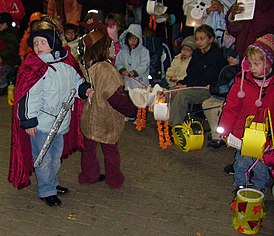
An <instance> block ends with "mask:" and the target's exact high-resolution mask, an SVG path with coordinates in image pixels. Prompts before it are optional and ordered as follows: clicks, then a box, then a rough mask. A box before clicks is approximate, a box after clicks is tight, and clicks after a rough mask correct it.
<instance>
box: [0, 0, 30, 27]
mask: <svg viewBox="0 0 274 236" xmlns="http://www.w3.org/2000/svg"><path fill="white" fill-rule="evenodd" d="M0 12H8V13H10V14H11V16H12V18H13V20H14V22H15V23H16V25H17V26H19V25H20V24H19V23H20V20H21V19H22V18H23V17H24V16H25V14H26V12H25V8H24V5H23V4H22V2H21V0H0Z"/></svg>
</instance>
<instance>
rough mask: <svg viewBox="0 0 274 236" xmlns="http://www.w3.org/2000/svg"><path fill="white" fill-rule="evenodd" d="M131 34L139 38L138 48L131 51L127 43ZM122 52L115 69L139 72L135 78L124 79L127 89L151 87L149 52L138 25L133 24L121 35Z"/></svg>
mask: <svg viewBox="0 0 274 236" xmlns="http://www.w3.org/2000/svg"><path fill="white" fill-rule="evenodd" d="M128 32H130V33H132V34H134V35H135V36H137V37H138V38H139V44H138V46H137V47H136V48H134V49H132V50H129V47H128V46H127V44H126V42H125V38H126V35H127V33H128ZM119 40H120V44H121V50H120V52H119V53H118V55H117V57H116V62H115V67H116V68H117V70H118V71H120V72H121V71H123V70H125V69H126V70H127V71H128V72H130V71H135V72H137V76H136V77H134V78H129V77H124V80H125V86H126V88H131V89H132V88H144V87H147V86H148V85H149V80H148V76H149V63H150V57H149V51H148V49H147V48H146V47H144V46H143V39H142V29H141V26H140V25H138V24H131V25H130V26H129V27H128V29H127V30H125V31H124V32H123V33H122V34H121V35H120V38H119Z"/></svg>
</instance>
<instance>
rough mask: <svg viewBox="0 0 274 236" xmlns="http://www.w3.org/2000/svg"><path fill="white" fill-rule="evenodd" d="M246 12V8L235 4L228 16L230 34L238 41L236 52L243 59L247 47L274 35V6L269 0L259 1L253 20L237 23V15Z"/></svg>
mask: <svg viewBox="0 0 274 236" xmlns="http://www.w3.org/2000/svg"><path fill="white" fill-rule="evenodd" d="M243 11H244V6H243V5H242V4H240V3H235V4H233V5H232V6H231V8H230V9H229V11H228V12H227V14H226V26H227V30H228V32H229V33H230V34H231V35H232V36H233V37H234V38H235V39H236V41H235V45H236V52H237V53H238V54H239V55H240V57H241V58H242V57H243V55H244V52H245V50H246V49H247V47H248V46H249V45H250V44H252V43H253V42H254V41H255V40H256V39H257V38H258V37H260V36H262V35H264V34H267V33H272V34H273V33H274V21H273V16H274V4H273V1H269V0H257V1H256V6H255V12H254V17H253V19H252V20H242V21H235V15H236V14H240V13H242V12H243Z"/></svg>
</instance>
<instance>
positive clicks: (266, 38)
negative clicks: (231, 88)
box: [238, 34, 274, 107]
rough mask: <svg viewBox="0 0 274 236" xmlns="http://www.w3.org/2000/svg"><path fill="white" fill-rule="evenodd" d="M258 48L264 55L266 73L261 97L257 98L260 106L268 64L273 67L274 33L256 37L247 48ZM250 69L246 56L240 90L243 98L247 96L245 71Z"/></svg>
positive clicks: (239, 94)
mask: <svg viewBox="0 0 274 236" xmlns="http://www.w3.org/2000/svg"><path fill="white" fill-rule="evenodd" d="M252 47H253V48H257V49H259V50H260V51H261V52H262V53H263V55H264V75H263V82H262V85H261V87H260V93H259V98H258V99H257V100H256V102H255V105H256V106H257V107H260V106H261V105H262V101H261V100H262V91H263V87H264V83H265V80H266V71H265V70H266V64H267V63H269V64H270V65H271V66H272V67H273V59H274V35H273V34H265V35H263V36H262V37H259V38H258V39H256V41H255V42H254V43H253V44H251V45H249V46H248V48H247V50H248V49H250V48H252ZM248 71H250V68H249V64H248V61H247V59H246V58H244V59H243V61H242V78H241V85H240V91H239V92H238V97H239V98H243V97H244V96H245V92H244V91H243V83H244V72H248Z"/></svg>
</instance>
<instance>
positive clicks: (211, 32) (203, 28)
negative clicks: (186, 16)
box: [195, 24, 215, 38]
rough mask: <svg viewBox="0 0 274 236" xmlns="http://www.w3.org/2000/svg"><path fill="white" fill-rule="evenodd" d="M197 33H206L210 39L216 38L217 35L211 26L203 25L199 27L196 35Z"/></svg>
mask: <svg viewBox="0 0 274 236" xmlns="http://www.w3.org/2000/svg"><path fill="white" fill-rule="evenodd" d="M196 32H203V33H205V34H206V35H207V36H208V37H209V38H215V33H214V30H213V28H212V27H211V26H209V25H206V24H204V25H201V26H199V27H198V28H197V29H196V30H195V33H196Z"/></svg>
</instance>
